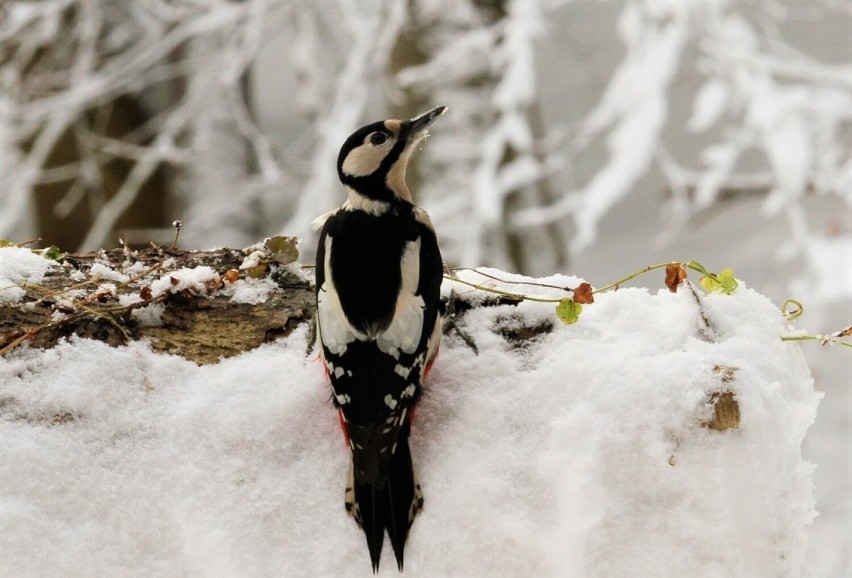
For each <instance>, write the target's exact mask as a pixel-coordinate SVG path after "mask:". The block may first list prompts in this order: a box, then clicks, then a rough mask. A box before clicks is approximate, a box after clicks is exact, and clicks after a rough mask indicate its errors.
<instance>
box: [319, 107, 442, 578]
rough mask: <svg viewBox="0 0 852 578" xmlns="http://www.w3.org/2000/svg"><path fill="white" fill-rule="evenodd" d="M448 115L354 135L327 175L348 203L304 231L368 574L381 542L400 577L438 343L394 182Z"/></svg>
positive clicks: (422, 231)
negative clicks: (420, 415) (418, 418)
mask: <svg viewBox="0 0 852 578" xmlns="http://www.w3.org/2000/svg"><path fill="white" fill-rule="evenodd" d="M446 109H447V107H445V106H438V107H436V108H433V109H432V110H429V111H427V112H424V113H423V114H420V115H418V116H416V117H414V118H412V119H410V120H402V121H401V120H385V121H379V122H375V123H372V124H368V125H367V126H365V127H362V128H360V129H358V130H357V131H355V132H354V133H353V134H352V135H351V136H350V137H349V138H348V139H346V142H344V143H343V146H342V147H341V149H340V155H339V157H338V160H337V172H338V176H339V177H340V181H341V182H342V183H343V186H344V188H345V190H346V193H347V196H348V198H347V200H346V201H345V202H344V203H343V205H341V206H340V207H339V208H338V209H336V210H334V211H331V212H329V213H326V214H325V215H323V216H321V217H320V218H319V219H317V220H316V221H315V223H314V224H315V226H316V227H317V228H321V232H320V237H319V246H318V247H317V260H316V291H317V337H318V340H319V343H320V345H321V355H322V358H323V362H324V363H325V368H326V371H327V373H328V375H329V378H330V381H331V386H332V390H333V402H334V403H335V405H336V406H337V408H338V415H339V418H340V426H341V429H342V430H343V434H344V437H345V439H346V442H347V443H348V445H349V449H350V452H351V460H350V466H349V475H348V481H347V484H346V491H345V493H344V505H345V507H346V510H347V512H348V513H349V515H350V516H352V517H353V518H354V519H355V521H356V522H357V524H358V526H359V527H360V528H361V529H362V530H363V531H364V534H365V535H366V537H367V547H368V549H369V551H370V559H371V561H372V565H373V571H374V572H376V571H378V568H379V560H380V558H381V553H382V545H383V543H384V535H385V531H387V534H388V536H389V538H390V543H391V547H392V548H393V551H394V555H395V556H396V561H397V566H398V568H399V570H400V571H402V568H403V552H404V549H405V542H406V539H407V537H408V531H409V529H410V527H411V524H412V522H413V521H414V518H415V516H416V515H417V513H418V512H419V511H420V509H421V508H422V506H423V496H422V493H421V491H420V485H419V483H418V481H417V478H416V477H415V475H414V468H413V465H412V462H411V450H410V449H409V445H408V438H409V434H410V432H411V420H412V416H413V410H414V405H415V403H416V402H417V399H418V397H419V396H420V394H421V388H422V385H421V382H422V379H423V377H424V376H425V375H426V373H427V372H428V370H429V368H430V367H431V364H432V362H433V361H434V359H435V356H436V355H437V353H438V346H439V342H440V338H441V312H440V311H439V309H440V287H441V280H442V278H443V262H442V260H441V252H440V250H439V248H438V241H437V237H436V235H435V229H434V227H433V226H432V222H431V221H430V219H429V216H428V215H427V214H426V212H425V211H424V210H423V209H421V208H420V207H418V206H416V205H415V204H414V203H413V201H412V198H411V193H410V191H409V189H408V186H407V185H406V183H405V173H406V168H407V166H408V161H409V159H410V157H411V153H412V152H413V151H414V150H415V148H416V147H417V145H418V143H419V142H420V141H421V140H422V139H423V138H425V137H426V136H427V135H428V132H427V128H428V127H429V125H431V124H432V122H433V121H434V120H435V119H436V118H438V117H439V116H441V115H442V114H443V113H444V112H445V111H446Z"/></svg>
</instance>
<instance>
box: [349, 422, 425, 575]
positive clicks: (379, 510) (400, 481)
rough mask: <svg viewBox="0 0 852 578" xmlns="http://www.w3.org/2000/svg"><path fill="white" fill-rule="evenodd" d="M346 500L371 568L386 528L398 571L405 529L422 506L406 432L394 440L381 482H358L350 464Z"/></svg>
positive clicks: (380, 548)
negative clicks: (386, 468)
mask: <svg viewBox="0 0 852 578" xmlns="http://www.w3.org/2000/svg"><path fill="white" fill-rule="evenodd" d="M404 429H406V430H407V428H404ZM405 433H406V434H407V433H408V432H407V431H406V432H405ZM345 504H346V510H347V512H349V514H350V515H351V516H352V517H353V518H355V521H356V522H357V523H358V525H359V526H360V527H361V529H362V530H363V531H364V535H365V536H366V538H367V547H368V548H369V550H370V560H371V562H372V564H373V572H376V571H378V568H379V560H380V558H381V555H382V545H383V543H384V537H385V536H384V534H385V530H387V533H388V536H389V537H390V542H391V547H392V548H393V552H394V556H395V557H396V563H397V566H398V567H399V569H400V571H401V570H402V567H403V555H404V552H405V542H406V540H407V539H408V530H409V528H411V524H412V522H413V521H414V517H415V516H416V515H417V513H418V512H419V511H420V509H421V508H422V507H423V495H422V493H421V491H420V484H419V483H418V482H417V479H416V478H415V476H414V468H413V465H412V463H411V450H410V448H409V446H408V435H401V436H400V437H399V439H398V441H397V447H396V452H395V453H394V456H393V459H392V460H391V464H390V468H389V472H388V477H387V481H386V482H385V484H384V485H383V486H381V487H377V486H374V485H371V484H366V483H360V482H358V481H357V480H356V479H355V477H354V476H353V474H352V469H351V468H350V474H349V483H348V484H347V486H346V495H345Z"/></svg>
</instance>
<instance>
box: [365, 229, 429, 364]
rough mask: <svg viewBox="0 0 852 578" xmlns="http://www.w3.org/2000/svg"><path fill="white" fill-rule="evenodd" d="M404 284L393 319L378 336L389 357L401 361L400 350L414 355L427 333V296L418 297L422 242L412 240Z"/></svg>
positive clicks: (403, 263) (403, 268) (407, 249)
mask: <svg viewBox="0 0 852 578" xmlns="http://www.w3.org/2000/svg"><path fill="white" fill-rule="evenodd" d="M400 268H401V272H402V284H401V286H400V288H399V294H398V295H397V298H396V309H395V310H394V313H393V320H392V321H391V323H390V325H389V326H388V328H387V329H385V330H384V332H382V333H380V334H379V335H377V336H376V345H378V346H379V349H380V350H381V351H382V352H384V353H387V354H389V355H392V356H394V357H395V358H397V359H398V358H399V351H400V350H402V351H404V352H405V353H414V352H415V351H416V350H417V346H418V345H419V344H420V336H421V334H422V333H423V310H424V309H425V307H426V304H425V302H424V301H423V297H421V296H420V295H416V293H417V286H418V285H419V284H420V239H419V238H418V239H416V240H414V241H409V242H408V243H407V244H406V246H405V250H404V251H403V252H402V261H401V263H400Z"/></svg>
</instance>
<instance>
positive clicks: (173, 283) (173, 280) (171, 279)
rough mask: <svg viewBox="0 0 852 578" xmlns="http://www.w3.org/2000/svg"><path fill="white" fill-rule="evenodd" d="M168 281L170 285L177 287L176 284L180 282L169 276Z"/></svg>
mask: <svg viewBox="0 0 852 578" xmlns="http://www.w3.org/2000/svg"><path fill="white" fill-rule="evenodd" d="M169 281H170V282H171V284H172V285H177V284H178V283H180V281H179V280H178V279H176V278H175V277H172V276H169Z"/></svg>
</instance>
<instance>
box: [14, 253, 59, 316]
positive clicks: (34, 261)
mask: <svg viewBox="0 0 852 578" xmlns="http://www.w3.org/2000/svg"><path fill="white" fill-rule="evenodd" d="M55 265H56V261H52V260H51V259H45V258H44V257H42V256H41V255H37V254H35V253H33V252H32V251H31V250H30V249H25V248H23V247H0V303H14V302H16V301H18V300H20V299H21V298H22V297H23V296H24V295H25V294H26V291H24V290H23V289H22V288H20V287H17V285H20V284H21V283H41V282H42V280H43V279H44V275H45V273H47V271H48V269H50V268H51V267H54V266H55Z"/></svg>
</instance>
